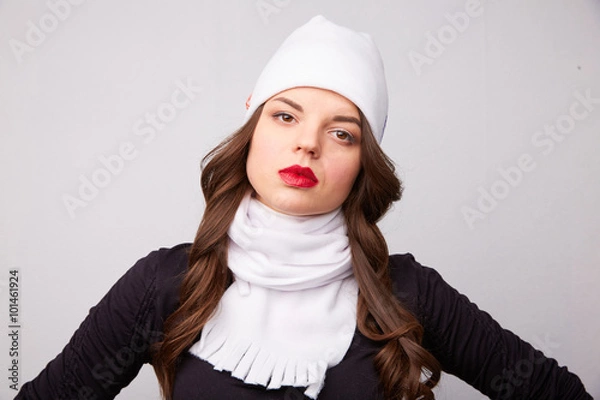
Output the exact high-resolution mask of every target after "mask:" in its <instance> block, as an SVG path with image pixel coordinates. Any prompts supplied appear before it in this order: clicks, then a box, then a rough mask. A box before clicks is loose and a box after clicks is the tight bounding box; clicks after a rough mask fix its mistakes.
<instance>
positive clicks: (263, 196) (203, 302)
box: [17, 17, 591, 400]
mask: <svg viewBox="0 0 600 400" xmlns="http://www.w3.org/2000/svg"><path fill="white" fill-rule="evenodd" d="M247 108H248V111H247V114H246V121H245V124H244V125H243V126H242V127H241V128H240V129H239V130H238V131H237V132H236V133H235V134H233V135H232V136H231V137H229V138H228V139H227V140H225V141H224V142H223V143H221V144H220V145H219V146H218V147H217V148H215V149H214V150H213V151H212V152H210V153H209V154H208V156H207V157H206V158H205V160H204V167H203V173H202V189H203V192H204V196H205V199H206V209H205V213H204V216H203V220H202V222H201V224H200V227H199V229H198V232H197V235H196V238H195V241H194V243H193V244H192V245H187V244H184V245H180V246H177V247H174V248H172V249H161V250H159V251H156V252H153V253H151V254H150V255H149V256H147V257H145V258H143V259H141V260H140V261H139V262H138V263H137V264H136V265H135V266H134V267H133V268H132V269H131V270H130V271H129V272H128V273H127V274H126V275H125V276H124V277H123V278H121V279H120V280H119V282H117V283H116V284H115V286H114V287H113V288H112V289H111V290H110V291H109V293H108V294H107V295H106V296H105V297H104V299H102V301H101V302H100V303H99V304H98V305H97V306H96V307H94V308H93V309H92V310H91V312H90V315H89V316H88V317H87V318H86V320H85V321H84V322H83V323H82V325H81V327H80V328H79V329H78V331H77V332H76V333H75V335H74V336H73V338H72V340H71V341H70V343H69V344H68V345H67V346H66V348H65V349H64V350H63V352H62V353H61V354H59V356H58V357H57V358H56V359H55V360H53V361H52V362H51V363H50V364H49V365H48V366H47V367H46V368H45V369H44V370H43V371H42V372H41V373H40V375H39V376H38V377H37V378H36V379H35V380H34V381H32V382H30V383H28V384H26V385H24V386H23V388H22V390H21V392H20V393H19V395H18V396H17V398H18V399H38V398H39V399H46V398H52V399H55V398H58V399H74V398H80V399H110V398H114V396H116V395H117V394H118V393H119V391H120V389H121V388H122V387H124V386H126V385H127V384H128V383H129V382H130V381H131V380H132V379H133V378H134V377H135V375H136V374H137V372H138V371H139V369H140V367H141V366H142V364H144V363H146V362H151V363H152V365H153V366H154V369H155V371H156V374H157V377H158V380H159V383H160V385H161V389H162V392H163V396H164V398H165V399H169V400H170V399H173V400H175V399H186V400H190V399H211V400H215V399H300V398H311V399H320V400H327V399H345V400H346V399H361V400H365V399H394V400H396V399H397V400H400V399H418V398H422V399H432V398H434V396H433V393H432V390H431V389H432V388H433V387H434V386H435V385H436V384H437V382H438V381H439V378H440V373H441V371H442V370H443V371H446V372H448V373H452V374H455V375H457V376H459V377H460V378H461V379H463V380H465V381H466V382H468V383H469V384H471V385H473V386H474V387H476V388H477V389H479V390H480V391H482V392H483V393H485V394H486V395H488V396H489V397H491V398H494V399H509V398H515V399H516V398H519V399H522V398H527V399H590V398H591V396H589V394H587V393H586V392H585V389H584V387H583V385H582V383H581V382H580V380H579V379H578V378H577V377H576V376H575V375H573V374H571V373H570V372H569V371H568V370H567V369H566V368H564V367H558V365H557V363H556V361H554V360H551V359H547V358H545V357H544V356H543V354H541V352H539V351H536V350H535V349H533V348H532V347H531V346H530V345H529V344H527V343H525V342H523V341H521V340H520V339H519V338H518V337H517V336H515V335H513V334H512V333H510V332H508V331H505V330H503V329H502V328H501V327H500V326H499V325H498V324H497V323H496V322H495V321H494V320H493V319H492V318H491V317H490V316H489V315H488V314H486V313H484V312H482V311H480V310H478V309H477V307H476V306H475V305H474V304H472V303H470V302H468V300H467V299H466V298H465V297H464V296H462V295H460V294H459V293H457V292H456V291H455V290H454V289H452V288H451V287H450V286H448V285H447V284H446V283H445V282H444V281H443V280H442V279H441V277H440V276H439V275H438V274H437V273H436V272H435V271H434V270H432V269H429V268H426V267H422V266H421V265H419V264H418V263H417V262H416V261H415V260H414V259H413V257H412V256H411V255H396V256H391V257H390V256H389V255H388V250H387V246H386V243H385V241H384V238H383V236H382V234H381V232H380V231H379V229H378V228H377V225H376V223H377V221H378V220H379V219H380V218H381V217H382V216H383V215H384V214H385V212H386V211H387V210H388V209H389V207H390V205H391V204H392V203H393V202H394V201H396V200H399V199H400V196H401V191H402V190H401V184H400V182H399V180H398V179H397V177H396V176H395V174H394V167H393V164H392V163H391V161H390V160H389V159H388V158H387V157H386V156H385V154H384V153H383V152H382V150H381V148H380V147H379V142H380V141H381V139H382V136H383V132H384V130H385V124H386V120H387V109H388V105H387V88H386V82H385V75H384V70H383V65H382V63H381V57H380V55H379V52H378V50H377V48H376V47H375V45H374V44H373V42H372V40H371V39H370V37H369V36H368V35H365V34H362V33H357V32H354V31H351V30H349V29H347V28H343V27H340V26H337V25H335V24H333V23H331V22H329V21H327V20H326V19H324V18H323V17H315V18H313V19H312V20H311V21H309V22H308V23H307V24H306V25H304V26H302V27H300V28H299V29H297V30H296V31H295V32H294V33H292V35H291V36H290V37H288V38H287V39H286V41H285V42H284V43H283V44H282V46H281V47H280V48H279V49H278V51H277V52H276V54H275V55H274V56H273V58H272V59H271V60H270V61H269V63H268V64H267V66H266V67H265V69H264V71H263V73H262V74H261V76H260V77H259V80H258V82H257V84H256V86H255V89H254V92H253V94H252V97H251V98H250V99H249V101H248V103H247Z"/></svg>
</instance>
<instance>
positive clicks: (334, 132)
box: [273, 112, 355, 143]
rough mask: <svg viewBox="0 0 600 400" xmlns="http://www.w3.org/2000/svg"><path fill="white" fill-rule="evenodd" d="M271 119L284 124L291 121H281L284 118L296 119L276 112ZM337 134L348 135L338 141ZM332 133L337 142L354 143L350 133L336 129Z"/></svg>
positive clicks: (287, 114) (284, 113)
mask: <svg viewBox="0 0 600 400" xmlns="http://www.w3.org/2000/svg"><path fill="white" fill-rule="evenodd" d="M273 117H274V118H277V119H278V120H280V121H281V122H283V123H286V124H289V123H291V122H292V121H284V120H283V118H284V117H290V118H292V119H293V120H295V119H296V118H294V116H293V115H292V114H289V113H287V112H278V113H275V114H273ZM339 132H341V133H343V134H346V135H348V136H347V138H346V139H340V138H339V137H337V133H339ZM332 133H333V134H335V136H336V138H337V139H339V140H341V141H344V142H348V143H354V142H355V138H354V135H352V134H351V133H350V132H348V131H345V130H343V129H337V130H335V131H332Z"/></svg>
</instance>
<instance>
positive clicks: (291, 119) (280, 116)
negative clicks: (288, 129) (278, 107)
mask: <svg viewBox="0 0 600 400" xmlns="http://www.w3.org/2000/svg"><path fill="white" fill-rule="evenodd" d="M273 116H274V117H275V118H277V119H278V120H280V121H281V122H285V123H286V124H290V123H292V122H294V117H293V116H292V115H291V114H288V113H286V112H280V113H277V114H275V115H273Z"/></svg>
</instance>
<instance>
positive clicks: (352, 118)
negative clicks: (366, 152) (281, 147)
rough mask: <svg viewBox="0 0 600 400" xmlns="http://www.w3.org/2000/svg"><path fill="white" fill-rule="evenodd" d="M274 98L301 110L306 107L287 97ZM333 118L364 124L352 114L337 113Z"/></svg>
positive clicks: (339, 120)
mask: <svg viewBox="0 0 600 400" xmlns="http://www.w3.org/2000/svg"><path fill="white" fill-rule="evenodd" d="M273 100H277V101H281V102H283V103H285V104H287V105H289V106H290V107H292V108H294V109H296V110H298V111H300V112H304V109H303V108H302V106H301V105H300V104H298V103H296V102H295V101H292V100H290V99H288V98H287V97H276V98H274V99H273ZM332 120H333V121H335V122H350V123H353V124H356V125H358V127H359V128H360V127H361V126H362V124H361V123H360V120H359V119H358V118H355V117H351V116H346V115H336V116H334V117H333V118H332Z"/></svg>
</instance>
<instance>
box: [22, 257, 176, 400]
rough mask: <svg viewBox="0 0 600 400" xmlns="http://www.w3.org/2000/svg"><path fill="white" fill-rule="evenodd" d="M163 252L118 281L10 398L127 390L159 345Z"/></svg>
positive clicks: (98, 396) (95, 395)
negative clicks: (152, 348) (159, 284)
mask: <svg viewBox="0 0 600 400" xmlns="http://www.w3.org/2000/svg"><path fill="white" fill-rule="evenodd" d="M166 253H168V250H159V251H155V252H153V253H150V255H148V256H147V257H145V258H143V259H141V260H139V261H138V262H137V263H136V264H135V265H134V266H133V267H132V268H131V269H130V270H129V271H128V272H127V273H126V274H125V275H124V276H123V277H122V278H121V279H119V281H118V282H117V283H116V284H115V285H114V286H113V287H112V288H111V289H110V291H109V292H108V293H107V294H106V295H105V296H104V298H103V299H102V300H101V301H100V302H99V303H98V304H97V305H96V306H95V307H93V308H92V309H91V310H90V312H89V315H88V316H87V317H86V318H85V320H84V321H83V322H82V324H81V325H80V327H79V328H78V329H77V331H76V332H75V333H74V335H73V337H72V338H71V340H70V341H69V343H68V344H67V345H66V347H65V348H64V349H63V351H62V352H61V353H60V354H59V355H58V356H57V357H56V358H55V359H54V360H52V361H51V362H50V363H48V365H47V366H46V367H45V368H44V370H43V371H41V372H40V374H39V375H38V376H37V377H36V378H35V379H34V380H33V381H31V382H29V383H26V384H25V385H23V387H22V388H21V391H20V392H19V394H18V395H17V397H16V398H15V399H16V400H21V399H27V400H33V399H53V400H54V399H61V400H62V399H65V400H66V399H69V400H71V399H73V400H74V399H78V400H84V399H85V400H104V399H113V398H114V397H115V396H116V395H117V394H118V393H119V392H120V391H121V389H122V388H123V387H125V386H127V385H128V384H129V383H130V382H131V381H132V380H133V378H135V376H136V375H137V374H138V372H139V370H140V368H141V367H142V365H143V364H144V363H146V362H150V359H151V357H150V346H151V345H152V343H154V342H156V341H158V340H160V335H161V330H162V319H161V318H158V317H157V310H156V309H157V302H156V299H157V297H158V298H159V300H160V297H163V294H162V293H161V291H157V288H156V287H157V281H158V280H157V275H158V278H159V279H160V278H161V276H160V275H161V272H160V270H159V265H162V264H165V256H166ZM160 307H161V306H160V305H159V307H158V308H160ZM159 312H161V310H159Z"/></svg>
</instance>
